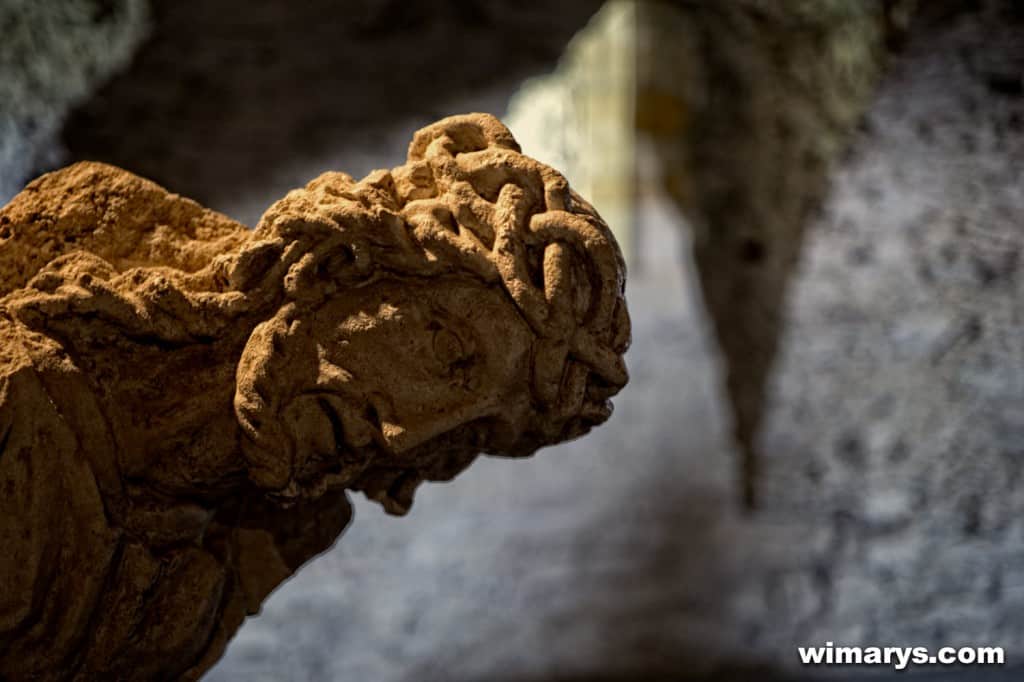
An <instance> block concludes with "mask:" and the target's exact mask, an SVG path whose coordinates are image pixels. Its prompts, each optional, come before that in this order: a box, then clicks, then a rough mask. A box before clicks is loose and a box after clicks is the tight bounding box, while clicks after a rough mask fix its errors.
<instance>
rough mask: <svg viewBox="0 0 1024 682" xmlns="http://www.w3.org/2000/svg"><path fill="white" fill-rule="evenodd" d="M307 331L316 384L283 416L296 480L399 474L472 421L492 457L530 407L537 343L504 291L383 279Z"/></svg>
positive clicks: (337, 303) (327, 311) (319, 315)
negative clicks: (497, 441)
mask: <svg viewBox="0 0 1024 682" xmlns="http://www.w3.org/2000/svg"><path fill="white" fill-rule="evenodd" d="M304 326H306V328H307V329H306V333H305V334H303V337H304V338H305V339H308V340H309V341H310V342H312V343H311V344H309V345H306V347H305V348H304V350H303V355H306V357H308V358H310V360H312V358H315V371H316V379H315V383H314V384H313V385H307V386H305V387H303V388H302V389H301V390H300V393H299V395H297V396H296V397H295V399H293V400H292V401H291V402H290V404H289V405H288V406H287V407H286V408H285V409H284V414H283V417H284V421H285V423H286V424H288V426H289V427H290V428H288V431H290V432H291V434H290V435H291V436H292V437H293V439H295V441H294V442H295V443H296V457H295V471H296V478H297V480H299V481H300V483H303V482H304V481H303V479H307V480H316V479H317V478H318V477H320V476H323V472H324V471H325V470H326V471H328V472H330V471H332V470H333V471H335V472H336V473H337V474H338V475H340V476H342V477H344V478H349V477H351V476H353V475H357V474H358V473H363V472H365V471H367V470H371V471H372V472H377V474H383V472H386V471H388V470H392V471H394V472H398V471H401V470H402V469H403V468H408V467H410V466H411V465H412V464H413V463H414V462H415V461H416V456H415V455H417V453H418V451H421V450H422V449H423V448H419V446H422V445H424V444H425V443H428V442H430V441H432V440H435V439H437V438H439V437H442V436H444V435H445V434H450V433H453V432H457V431H458V430H459V429H460V428H461V427H464V426H466V425H469V424H472V423H474V422H476V423H478V424H480V423H486V424H488V425H489V426H488V428H487V430H488V431H495V432H496V433H487V434H484V435H483V436H482V438H483V441H482V442H474V443H472V446H473V449H474V450H475V451H479V450H486V449H487V448H488V446H489V445H490V446H491V447H493V444H491V443H488V442H487V440H488V439H489V438H493V437H501V436H500V432H505V433H506V434H507V433H508V432H509V431H513V430H514V429H515V427H514V425H515V424H517V423H520V422H521V421H522V419H523V417H524V415H525V414H526V413H527V411H528V410H529V409H530V400H531V397H530V396H531V394H530V384H529V382H530V375H531V373H530V361H531V351H532V347H533V342H534V335H533V332H532V331H531V330H530V328H529V327H528V325H527V324H526V322H525V321H524V320H523V319H522V317H521V316H520V315H519V313H518V312H517V309H516V307H515V305H514V304H512V302H511V301H510V300H509V299H508V298H507V295H506V294H505V293H504V291H503V290H502V289H501V288H500V287H489V286H487V285H485V284H484V283H482V282H479V281H477V280H474V279H471V278H454V277H447V278H434V279H429V280H423V281H418V280H414V281H412V282H410V281H409V280H402V281H400V280H396V279H390V280H383V281H378V282H375V283H373V284H370V285H367V286H365V287H362V288H355V289H351V290H349V291H347V292H345V294H344V295H340V296H338V297H337V298H335V299H333V300H330V301H328V302H327V303H325V304H324V305H322V306H321V307H319V308H318V309H317V310H316V311H315V312H314V313H313V315H312V319H310V320H308V321H307V323H306V325H304ZM314 344H315V345H314ZM308 366H309V368H310V369H313V367H312V366H310V365H308ZM481 420H484V421H481ZM458 445H459V444H456V443H453V444H452V446H453V447H458ZM473 454H475V452H474V453H473ZM420 464H422V462H420ZM392 478H394V477H392ZM417 483H418V481H417ZM413 487H414V486H413ZM369 492H370V491H368V493H369ZM409 492H410V494H411V491H409ZM381 501H382V502H385V506H388V503H389V502H393V500H381ZM395 511H404V510H403V509H400V508H399V509H395Z"/></svg>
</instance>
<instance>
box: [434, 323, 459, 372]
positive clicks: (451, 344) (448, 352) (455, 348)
mask: <svg viewBox="0 0 1024 682" xmlns="http://www.w3.org/2000/svg"><path fill="white" fill-rule="evenodd" d="M465 356H466V349H465V348H464V347H463V345H462V341H461V340H460V339H459V337H458V336H456V335H455V334H454V333H452V332H451V331H450V330H448V329H439V330H437V331H436V332H434V357H436V358H437V360H438V362H440V363H441V364H442V365H444V366H446V367H448V366H451V365H453V364H455V363H457V362H458V361H460V360H462V359H463V358H464V357H465Z"/></svg>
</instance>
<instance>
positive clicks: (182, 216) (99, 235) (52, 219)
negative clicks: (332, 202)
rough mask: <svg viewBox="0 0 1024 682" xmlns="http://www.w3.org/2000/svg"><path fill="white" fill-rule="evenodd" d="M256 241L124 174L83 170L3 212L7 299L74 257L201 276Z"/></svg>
mask: <svg viewBox="0 0 1024 682" xmlns="http://www.w3.org/2000/svg"><path fill="white" fill-rule="evenodd" d="M249 234H250V233H249V230H248V229H247V228H246V227H245V226H244V225H242V224H241V223H238V222H236V221H234V220H231V219H230V218H228V217H227V216H224V215H222V214H220V213H217V212H216V211H211V210H209V209H206V208H203V207H202V206H200V205H199V204H198V203H196V202H195V201H192V200H191V199H187V198H184V197H181V196H179V195H177V194H172V193H170V192H168V191H167V190H165V189H164V188H163V187H161V186H159V185H157V184H156V183H154V182H151V181H149V180H146V179H144V178H140V177H138V176H136V175H133V174H132V173H129V172H127V171H124V170H122V169H120V168H116V167H114V166H108V165H105V164H101V163H95V162H81V163H76V164H73V165H71V166H68V167H66V168H62V169H60V170H57V171H54V172H52V173H47V174H45V175H43V176H41V177H39V178H37V179H36V180H34V181H32V182H31V183H29V184H28V186H27V187H25V189H24V190H22V191H21V192H20V193H19V194H18V195H17V196H15V197H14V199H12V200H11V202H10V203H9V204H7V205H6V206H4V207H3V208H0V296H3V295H4V294H7V293H9V292H11V291H13V290H15V289H18V288H20V287H22V286H24V285H25V284H26V283H27V282H28V280H29V279H31V278H32V276H33V275H35V274H36V273H37V272H38V271H39V270H40V269H41V268H42V267H43V266H45V265H46V264H47V263H49V262H51V261H52V260H53V259H55V258H57V257H59V256H61V255H63V254H66V253H70V252H72V251H89V252H91V253H94V254H96V255H97V256H99V257H100V258H103V259H105V260H107V261H109V262H110V263H111V264H113V265H114V267H115V268H116V269H117V270H124V269H127V268H130V267H135V266H145V265H153V266H170V267H174V268H177V269H180V270H184V271H186V272H194V271H196V270H199V269H201V268H202V267H204V266H206V265H207V264H208V263H209V262H210V261H211V260H212V258H213V257H214V256H215V255H217V254H219V253H223V252H225V251H228V250H231V249H234V248H235V247H237V246H238V245H239V244H241V243H242V242H244V241H245V240H246V239H248V235H249Z"/></svg>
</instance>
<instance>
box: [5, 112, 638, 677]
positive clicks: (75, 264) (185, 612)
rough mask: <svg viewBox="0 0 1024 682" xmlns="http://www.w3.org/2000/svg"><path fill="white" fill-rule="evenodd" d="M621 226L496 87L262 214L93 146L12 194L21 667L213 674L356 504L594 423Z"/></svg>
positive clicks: (614, 322)
mask: <svg viewBox="0 0 1024 682" xmlns="http://www.w3.org/2000/svg"><path fill="white" fill-rule="evenodd" d="M624 278H625V268H624V266H623V261H622V257H621V255H620V252H619V248H618V246H617V245H616V243H615V240H614V239H613V238H612V236H611V233H610V231H609V229H608V227H607V226H606V225H605V223H604V222H603V221H602V220H601V218H600V217H599V216H598V215H597V213H596V212H595V211H594V209H593V208H592V207H591V206H590V204H588V203H587V202H586V201H585V200H584V199H582V198H581V197H580V196H579V195H577V194H576V193H575V192H573V191H572V190H571V189H570V188H569V186H568V184H567V183H566V181H565V179H564V178H563V177H562V176H561V175H560V174H559V173H558V172H557V171H555V170H554V169H552V168H550V167H548V166H545V165H543V164H541V163H539V162H537V161H534V160H533V159H530V158H528V157H526V156H523V155H521V154H520V153H519V147H518V145H517V144H516V142H515V140H514V139H513V138H512V136H511V134H510V133H509V132H508V130H507V129H506V128H505V127H504V126H503V125H502V124H501V123H500V122H499V121H498V120H497V119H495V118H493V117H491V116H487V115H482V114H471V115H466V116H455V117H451V118H447V119H444V120H442V121H440V122H438V123H435V124H433V125H431V126H428V127H427V128H424V129H423V130H420V131H419V132H417V133H416V135H415V136H414V138H413V141H412V143H411V145H410V147H409V154H408V160H407V162H406V164H405V165H403V166H399V167H397V168H394V169H392V170H391V171H386V170H380V171H375V172H373V173H370V174H369V175H368V176H366V177H365V178H364V179H362V180H360V181H358V182H357V181H355V180H353V179H352V178H351V177H350V176H348V175H346V174H344V173H340V172H329V173H325V174H324V175H321V176H320V177H318V178H316V179H315V180H313V181H312V182H310V183H309V184H308V185H306V187H304V188H302V189H297V190H294V191H292V192H289V193H288V195H287V196H285V197H284V198H283V199H281V200H279V201H277V202H276V203H274V204H273V205H272V206H271V207H270V208H269V209H268V210H267V212H266V213H265V214H264V215H263V218H262V219H261V220H260V222H259V224H258V226H257V227H256V229H255V230H251V231H250V230H248V229H246V228H245V227H244V226H243V225H241V224H239V223H237V222H235V221H233V220H231V219H229V218H227V217H225V216H223V215H221V214H218V213H215V212H213V211H210V210H208V209H205V208H203V207H201V206H199V205H198V204H197V203H196V202H194V201H192V200H189V199H186V198H183V197H180V196H177V195H174V194H169V193H167V192H166V191H165V190H164V189H162V188H161V187H159V186H157V185H155V184H154V183H152V182H150V181H148V180H144V179H142V178H139V177H137V176H134V175H132V174H130V173H128V172H126V171H123V170H120V169H118V168H114V167H111V166H106V165H102V164H97V163H88V162H86V163H78V164H75V165H73V166H69V167H67V168H64V169H62V170H59V171H56V172H53V173H49V174H46V175H44V176H42V177H40V178H38V179H37V180H35V181H33V182H32V183H30V184H29V185H28V186H27V187H26V188H25V189H24V190H23V191H22V192H21V193H20V194H18V195H17V196H16V197H15V198H14V199H13V200H12V201H11V203H10V204H8V205H7V206H6V207H4V208H3V209H0V334H2V337H0V338H2V343H0V490H2V491H3V494H2V495H0V546H2V547H3V548H4V552H3V553H2V555H0V584H2V585H3V586H4V589H3V590H2V591H0V679H10V680H20V679H40V680H92V679H121V680H150V679H188V680H194V679H198V678H199V677H200V676H201V675H202V674H203V673H204V672H205V671H206V670H207V669H209V668H210V666H211V665H213V663H214V662H216V661H217V659H218V658H219V657H220V656H221V655H222V654H223V652H224V648H225V646H226V645H227V643H228V641H229V640H230V639H231V637H232V635H233V634H234V633H235V631H236V630H237V629H238V627H239V626H240V625H241V624H242V622H243V621H244V619H245V618H246V616H248V615H252V614H255V613H257V612H258V611H259V608H260V604H261V603H262V601H263V600H264V598H266V596H267V595H268V594H269V593H270V592H271V591H272V590H273V589H274V588H275V587H276V586H277V585H279V584H280V583H281V582H282V581H283V580H285V579H287V578H288V577H289V576H290V575H292V574H293V573H294V572H295V571H296V570H298V569H299V567H300V566H302V565H303V564H304V563H305V562H306V561H308V560H309V559H310V558H312V557H313V556H315V555H317V554H319V553H320V552H323V551H324V550H326V549H327V548H328V547H330V546H331V544H332V543H333V542H334V540H335V539H336V538H337V537H338V535H339V534H340V533H341V532H342V530H343V529H344V528H345V526H346V524H347V523H348V521H349V519H350V517H351V513H352V512H351V506H350V504H349V501H348V498H347V495H346V491H362V492H363V493H365V494H366V495H367V496H368V497H369V498H371V499H373V500H376V501H378V502H379V503H380V504H381V505H382V506H383V507H384V508H385V510H387V511H388V512H389V513H392V514H404V513H405V512H406V511H408V510H409V507H410V505H411V504H412V500H413V493H414V491H415V489H416V487H417V486H418V485H419V484H420V483H421V482H423V481H427V480H430V481H441V480H448V479H451V478H452V477H454V476H455V475H456V474H458V473H459V472H460V471H461V470H462V469H464V468H465V467H466V466H468V465H469V464H470V463H471V462H472V461H473V460H474V459H475V458H476V457H477V455H478V454H481V453H483V454H492V455H502V456H514V457H519V456H525V455H529V454H531V453H533V452H534V451H536V450H537V449H538V448H540V447H543V446H545V445H550V444H554V443H558V442H561V441H564V440H567V439H570V438H575V437H577V436H580V435H582V434H584V433H586V432H587V431H588V430H589V429H590V428H592V427H593V426H595V425H598V424H600V423H602V422H604V421H605V420H606V419H607V418H608V416H609V415H610V413H611V405H610V403H609V398H610V397H611V396H613V395H614V394H616V393H617V392H618V391H619V390H620V389H621V388H622V387H623V385H625V383H626V380H627V375H626V370H625V367H624V364H623V360H622V355H623V353H624V352H625V350H626V348H627V346H628V344H629V338H630V329H629V318H628V314H627V312H626V306H625V302H624V298H623V292H624Z"/></svg>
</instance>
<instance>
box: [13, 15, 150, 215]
mask: <svg viewBox="0 0 1024 682" xmlns="http://www.w3.org/2000/svg"><path fill="white" fill-rule="evenodd" d="M147 18H148V8H147V4H146V0H4V1H3V2H0V204H5V203H7V200H8V199H10V198H11V197H12V196H14V194H15V193H17V191H18V190H19V189H21V187H22V185H23V184H24V183H25V182H26V181H27V180H29V179H30V178H32V177H34V176H35V175H36V174H38V173H39V172H41V171H42V170H44V169H48V168H52V167H54V166H58V165H61V164H62V162H63V161H64V160H65V159H66V158H67V157H66V156H65V153H64V149H63V147H62V146H61V144H60V141H59V135H60V132H61V126H62V125H63V123H64V120H65V117H66V116H67V114H68V112H69V111H70V109H71V108H72V107H74V106H76V105H78V104H80V103H81V102H82V101H83V100H84V99H85V98H86V97H87V96H89V95H90V94H92V92H93V91H94V90H95V89H96V88H97V87H98V86H99V85H100V84H101V83H102V82H103V81H104V80H105V79H106V78H108V77H109V76H110V75H111V74H113V73H114V72H116V71H117V70H118V69H121V68H124V66H125V65H126V64H127V63H128V62H129V60H130V59H131V56H132V54H133V53H134V51H135V48H136V47H137V46H138V45H139V43H140V42H141V41H142V40H143V39H144V38H145V36H146V33H147V30H148V23H147Z"/></svg>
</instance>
